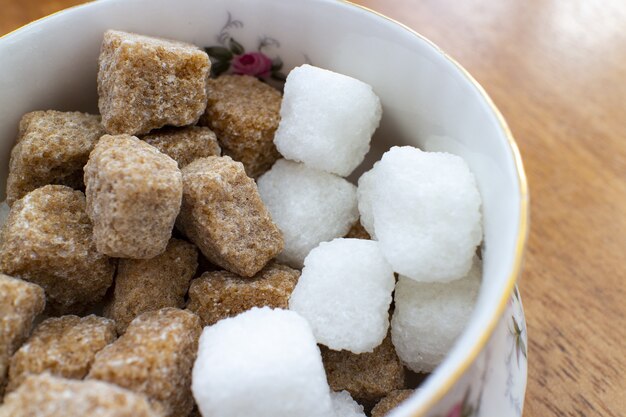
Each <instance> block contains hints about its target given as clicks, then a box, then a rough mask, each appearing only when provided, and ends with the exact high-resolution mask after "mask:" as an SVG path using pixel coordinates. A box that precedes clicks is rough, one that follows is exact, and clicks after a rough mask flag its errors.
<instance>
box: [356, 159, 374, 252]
mask: <svg viewBox="0 0 626 417" xmlns="http://www.w3.org/2000/svg"><path fill="white" fill-rule="evenodd" d="M377 165H378V162H377V163H376V164H374V167H373V168H372V169H370V170H369V171H367V172H365V173H363V174H362V175H361V176H360V177H359V187H358V188H357V202H358V209H359V214H360V216H361V217H360V221H361V224H362V225H363V228H364V229H365V230H366V231H367V233H369V235H370V236H371V237H372V239H374V240H376V231H375V230H374V213H372V210H373V209H372V203H373V199H374V198H375V194H374V185H375V180H376V178H375V175H374V173H375V172H376V166H377Z"/></svg>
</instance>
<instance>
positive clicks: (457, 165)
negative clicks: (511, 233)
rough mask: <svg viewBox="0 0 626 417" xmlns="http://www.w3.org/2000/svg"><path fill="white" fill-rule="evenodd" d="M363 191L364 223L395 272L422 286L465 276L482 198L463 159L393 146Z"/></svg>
mask: <svg viewBox="0 0 626 417" xmlns="http://www.w3.org/2000/svg"><path fill="white" fill-rule="evenodd" d="M359 188H360V190H359V192H358V197H359V209H360V210H361V211H362V213H361V216H362V218H361V221H362V222H364V225H365V226H366V230H368V231H369V232H370V234H373V235H374V236H376V239H377V240H378V241H379V242H380V248H381V250H382V252H383V253H384V255H385V257H386V258H387V260H388V261H389V263H390V264H391V266H392V267H393V269H394V271H395V272H398V273H400V274H402V275H405V276H407V277H409V278H412V279H414V280H416V281H424V282H446V281H451V280H455V279H459V278H461V277H463V276H464V275H465V274H467V271H469V269H470V266H471V263H472V256H473V255H474V252H475V251H476V246H477V245H478V244H479V243H480V241H481V240H482V226H481V213H480V205H481V199H480V194H479V192H478V188H477V187H476V182H475V180H474V175H473V174H472V173H471V171H470V169H469V167H468V166H467V164H466V163H465V161H463V159H461V158H460V157H458V156H456V155H451V154H447V153H438V152H422V151H420V150H419V149H417V148H413V147H410V146H403V147H393V148H391V149H390V150H389V151H388V152H386V153H385V154H384V155H383V157H382V159H381V160H380V161H379V162H377V163H376V165H375V166H374V168H373V169H372V170H371V171H369V172H368V173H366V174H364V175H363V176H362V177H361V179H360V180H359ZM370 229H373V230H370Z"/></svg>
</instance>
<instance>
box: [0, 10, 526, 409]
mask: <svg viewBox="0 0 626 417" xmlns="http://www.w3.org/2000/svg"><path fill="white" fill-rule="evenodd" d="M336 1H337V2H339V3H343V4H345V5H348V6H350V7H355V8H357V9H360V10H361V11H364V12H366V13H371V14H373V15H375V16H377V17H378V18H382V19H384V20H386V21H388V22H391V23H393V24H395V25H398V26H399V27H401V28H402V29H404V30H406V31H407V32H409V34H411V35H412V36H415V37H417V38H419V39H420V40H422V41H424V42H426V43H427V44H428V45H430V46H431V47H432V48H434V49H435V50H436V51H437V52H439V54H441V56H442V57H443V58H444V59H445V60H447V61H449V62H450V63H451V64H453V65H454V67H455V68H456V69H458V70H459V72H460V73H461V75H462V76H463V77H464V78H465V79H466V80H467V81H468V82H469V83H470V84H471V85H472V86H473V87H474V88H475V89H476V90H477V92H478V94H479V95H480V96H481V97H482V98H483V99H484V100H485V103H486V104H487V106H488V107H489V108H490V109H491V111H492V112H493V114H494V116H495V117H496V120H497V122H498V125H499V127H500V129H502V133H503V134H504V136H505V138H506V141H507V144H508V146H509V150H510V152H511V155H512V157H513V164H514V166H515V174H516V177H517V182H518V186H519V197H520V199H519V218H518V231H517V236H516V240H515V253H514V258H513V262H512V264H511V270H510V271H509V275H508V277H507V280H506V283H505V286H504V291H503V292H502V294H501V295H500V299H499V300H498V304H497V307H496V309H495V311H494V314H493V316H492V317H490V318H489V322H488V324H487V326H485V327H483V328H482V330H481V333H480V336H479V337H478V338H477V341H476V343H475V344H474V345H473V346H470V347H469V348H468V350H467V352H468V353H467V354H466V355H465V356H464V359H463V361H462V362H460V363H459V365H458V366H457V367H456V369H454V370H453V371H452V372H451V373H450V376H449V378H448V379H446V380H445V381H444V382H443V383H442V384H440V385H439V386H437V387H434V388H435V389H434V393H433V394H432V395H430V396H429V397H427V398H425V401H423V402H422V403H421V404H419V405H418V406H417V407H416V408H415V409H414V410H411V412H410V413H411V416H412V417H423V416H425V415H426V413H427V412H428V411H429V410H430V409H431V408H432V407H433V406H434V405H435V404H437V403H438V402H439V401H440V400H441V399H443V397H444V396H445V395H446V394H447V393H448V392H449V391H450V390H451V389H452V387H453V386H454V385H455V384H456V383H457V382H458V381H459V380H460V379H461V377H462V376H463V375H464V374H465V373H466V372H467V370H468V369H469V368H470V366H471V365H472V364H473V363H474V361H475V360H476V358H477V357H478V355H479V354H480V352H482V351H483V349H484V348H485V346H486V345H487V343H488V342H489V339H490V338H491V335H492V334H493V332H494V330H495V328H496V326H497V324H498V322H499V321H500V318H501V317H502V314H503V313H504V310H505V309H506V305H507V302H508V299H509V297H510V296H511V294H512V293H513V290H514V288H515V284H516V283H517V280H518V278H519V276H520V272H521V269H522V263H523V258H524V252H525V248H526V242H527V240H528V232H529V222H530V214H529V206H530V196H529V192H528V180H527V178H526V173H525V170H524V164H523V162H522V157H521V154H520V151H519V147H518V145H517V141H516V140H515V138H514V136H513V133H512V132H511V129H510V128H509V125H508V124H507V122H506V120H505V119H504V116H503V115H502V113H501V112H500V110H499V109H498V108H497V106H496V105H495V103H494V102H493V100H492V99H491V97H490V96H489V94H487V92H486V91H485V89H484V87H483V86H482V85H481V84H480V83H479V82H478V81H477V80H476V79H475V78H474V77H473V76H472V75H471V74H470V73H469V71H468V70H466V69H465V68H464V67H463V66H462V65H461V64H460V63H459V62H458V61H456V60H455V59H454V58H452V57H451V56H450V55H448V54H447V53H446V52H445V51H444V50H442V49H441V48H440V47H439V46H438V45H437V44H435V43H434V42H433V41H431V40H430V39H428V38H427V37H426V36H424V35H422V34H420V33H418V32H417V31H416V30H414V29H412V28H410V27H409V26H407V25H405V24H404V23H401V22H399V21H397V20H395V19H393V18H391V17H389V16H386V15H384V14H382V13H380V12H377V11H376V10H373V9H371V8H369V7H367V6H363V5H360V4H356V3H354V2H352V1H350V0H336ZM95 3H98V0H89V1H86V2H85V3H82V4H78V5H75V6H70V7H67V8H65V9H62V10H58V11H56V12H54V13H50V14H48V15H46V16H43V17H41V18H39V19H36V20H33V21H31V22H29V23H26V24H24V25H22V26H20V27H18V28H16V29H13V30H12V31H10V32H8V33H6V34H4V35H1V36H0V41H1V40H3V39H5V38H7V37H10V36H11V35H13V34H14V33H16V32H19V31H21V30H22V29H25V28H27V27H29V26H31V25H33V24H36V23H38V22H40V21H42V20H47V19H49V18H51V17H52V16H55V15H57V14H61V13H66V12H68V11H70V10H74V9H78V8H84V7H89V6H91V5H93V4H95Z"/></svg>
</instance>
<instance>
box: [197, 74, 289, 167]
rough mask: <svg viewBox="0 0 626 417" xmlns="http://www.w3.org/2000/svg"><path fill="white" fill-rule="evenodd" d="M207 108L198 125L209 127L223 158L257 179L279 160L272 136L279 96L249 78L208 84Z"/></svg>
mask: <svg viewBox="0 0 626 417" xmlns="http://www.w3.org/2000/svg"><path fill="white" fill-rule="evenodd" d="M208 85H209V93H208V97H209V98H208V101H207V108H206V112H205V113H204V115H203V116H202V117H201V118H200V124H201V125H204V126H209V127H211V129H213V130H214V131H215V133H216V134H217V138H218V140H219V141H220V144H221V145H222V148H223V149H224V153H225V154H226V155H229V156H231V157H232V158H233V159H234V160H236V161H240V162H241V163H243V166H244V167H245V169H246V173H247V174H248V175H249V176H251V177H252V178H256V177H258V176H259V175H261V174H263V173H264V172H265V171H267V170H268V169H270V167H271V166H272V164H273V163H274V162H275V161H276V160H277V159H278V158H279V157H280V155H279V153H278V151H277V150H276V146H275V145H274V132H276V129H277V128H278V122H279V121H280V103H281V100H282V97H281V94H280V92H278V90H276V89H274V88H272V87H270V86H269V85H267V84H265V83H263V82H261V81H259V80H258V79H256V78H255V77H251V76H249V75H222V76H221V77H218V78H216V79H210V80H209V84H208Z"/></svg>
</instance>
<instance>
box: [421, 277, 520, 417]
mask: <svg viewBox="0 0 626 417" xmlns="http://www.w3.org/2000/svg"><path fill="white" fill-rule="evenodd" d="M527 345H528V339H527V333H526V320H525V318H524V309H523V306H522V300H521V297H520V293H519V290H518V289H517V287H515V289H514V290H513V293H512V294H511V297H510V298H509V300H508V303H507V307H506V310H505V312H504V314H503V315H502V318H501V319H500V322H499V323H498V325H497V326H496V329H495V331H494V332H493V334H492V336H491V338H490V340H489V342H488V344H487V346H486V348H485V349H484V350H483V351H482V352H481V354H480V355H479V356H478V358H477V359H476V360H475V361H474V363H473V364H472V366H471V367H470V369H469V370H468V371H467V372H466V373H465V374H464V375H463V376H462V377H461V379H460V380H459V381H458V382H457V384H456V385H455V386H454V387H453V388H452V390H451V391H450V392H449V393H448V394H447V395H446V396H445V397H444V398H443V399H442V400H441V401H440V402H439V403H438V404H437V405H436V406H435V407H434V408H433V409H432V410H431V411H430V412H429V413H428V414H427V416H428V417H521V415H522V410H523V404H524V394H525V392H526V378H527V367H528V363H527V358H528V353H527V351H526V346H527Z"/></svg>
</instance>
